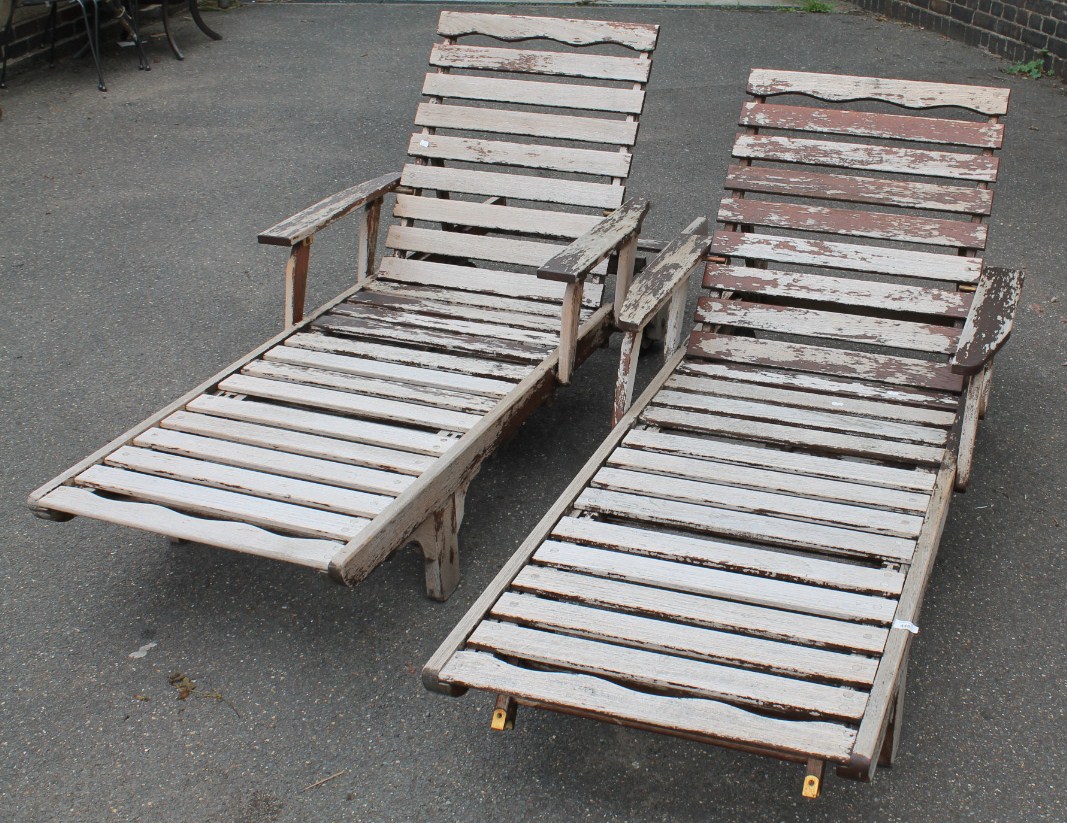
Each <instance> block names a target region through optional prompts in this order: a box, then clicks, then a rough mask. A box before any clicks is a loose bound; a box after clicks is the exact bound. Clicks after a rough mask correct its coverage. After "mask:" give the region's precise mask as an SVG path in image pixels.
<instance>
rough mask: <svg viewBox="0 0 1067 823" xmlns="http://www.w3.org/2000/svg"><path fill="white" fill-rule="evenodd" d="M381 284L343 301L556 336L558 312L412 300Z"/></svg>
mask: <svg viewBox="0 0 1067 823" xmlns="http://www.w3.org/2000/svg"><path fill="white" fill-rule="evenodd" d="M382 285H386V284H384V283H383V282H382V281H378V280H376V281H375V282H374V287H373V288H372V289H363V290H362V291H359V292H357V293H356V294H354V295H353V296H352V297H350V298H349V299H348V301H346V302H348V303H351V304H352V305H353V306H362V307H365V308H367V307H374V308H375V309H376V310H384V311H386V312H388V311H397V312H401V313H406V312H412V311H414V312H417V313H419V314H421V315H430V316H437V317H448V318H454V319H456V320H472V321H475V322H481V323H495V324H497V325H502V326H508V327H511V328H518V329H532V330H533V331H540V332H550V333H552V334H554V335H558V334H559V328H560V318H559V312H552V313H551V314H544V313H536V314H535V313H531V312H525V311H521V310H517V309H510V310H509V309H504V308H503V307H502V306H493V307H492V308H487V307H482V306H472V305H471V304H470V303H468V302H466V301H463V300H455V299H453V300H439V299H437V297H436V296H435V297H429V296H427V297H415V296H413V295H412V294H404V293H403V292H402V291H401V290H400V289H395V285H396V284H388V285H390V286H393V287H394V291H393V292H392V293H387V292H386V291H384V290H381V289H379V286H382ZM410 291H411V292H416V291H422V292H423V293H424V294H426V295H430V294H432V293H433V292H434V291H435V290H433V289H417V288H411V289H410ZM436 291H437V295H440V294H441V293H442V291H441V290H436ZM465 294H468V292H459V293H458V295H457V296H460V297H462V296H463V295H465ZM498 299H499V300H500V302H501V303H510V304H512V305H518V306H520V307H524V306H523V304H526V305H527V306H529V305H535V306H537V305H540V304H538V303H536V302H535V301H532V300H529V301H527V300H507V299H506V298H498ZM544 308H547V309H549V310H550V311H551V306H544ZM589 313H591V312H589Z"/></svg>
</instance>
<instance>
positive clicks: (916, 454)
mask: <svg viewBox="0 0 1067 823" xmlns="http://www.w3.org/2000/svg"><path fill="white" fill-rule="evenodd" d="M641 419H642V420H644V421H645V422H646V423H648V424H650V425H653V426H662V427H665V428H671V429H680V430H681V431H693V432H700V433H702V434H714V435H718V436H721V437H733V438H739V439H743V440H749V441H754V442H757V443H760V442H763V443H773V444H775V445H778V446H795V447H803V448H805V449H809V450H812V451H815V452H826V453H831V454H847V455H855V456H858V457H867V458H877V459H882V460H894V461H897V462H901V463H911V464H918V465H927V466H936V465H938V464H939V463H940V462H941V460H942V459H943V458H944V454H945V450H944V448H938V447H936V446H929V445H919V444H916V443H904V442H901V441H898V440H889V439H886V438H883V437H878V436H876V435H866V436H864V435H858V434H853V433H844V432H837V431H823V430H820V429H805V428H803V426H802V425H801V424H794V425H778V424H776V423H769V422H767V419H768V418H764V419H759V418H755V419H752V418H740V417H728V416H724V415H723V414H722V413H721V412H719V413H710V414H709V413H701V412H697V411H689V410H686V409H679V408H668V407H664V406H650V407H649V408H648V409H646V410H645V413H644V414H643V415H642V418H641ZM769 419H770V420H774V419H775V418H774V417H773V416H772V417H770V418H769Z"/></svg>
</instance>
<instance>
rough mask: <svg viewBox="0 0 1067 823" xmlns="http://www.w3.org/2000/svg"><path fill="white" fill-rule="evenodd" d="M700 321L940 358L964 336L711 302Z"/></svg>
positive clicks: (865, 318) (876, 320)
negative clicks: (899, 350) (936, 355)
mask: <svg viewBox="0 0 1067 823" xmlns="http://www.w3.org/2000/svg"><path fill="white" fill-rule="evenodd" d="M696 317H697V318H698V320H699V321H700V322H703V323H709V324H711V325H713V326H740V327H744V328H749V329H760V330H762V331H771V332H778V333H780V334H790V335H796V336H798V337H815V338H822V337H825V338H827V339H830V340H845V341H848V342H850V343H863V344H867V345H872V346H884V347H887V348H893V349H907V350H910V351H920V352H933V353H936V354H950V353H952V352H954V351H955V350H956V343H957V341H958V340H959V336H960V332H959V329H956V328H953V327H952V326H938V325H934V324H931V323H915V322H912V321H908V320H894V319H889V318H884V317H871V316H869V315H863V314H847V313H845V312H839V311H822V310H820V309H807V308H800V307H798V306H775V305H764V304H760V303H749V302H746V301H742V300H713V299H711V298H707V297H704V298H701V299H700V300H699V301H698V303H697V311H696Z"/></svg>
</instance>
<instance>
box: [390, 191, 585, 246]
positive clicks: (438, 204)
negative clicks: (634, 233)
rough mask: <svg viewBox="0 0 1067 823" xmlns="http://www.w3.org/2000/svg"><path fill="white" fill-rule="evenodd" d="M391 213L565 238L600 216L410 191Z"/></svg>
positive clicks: (573, 236)
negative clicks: (420, 194) (426, 195)
mask: <svg viewBox="0 0 1067 823" xmlns="http://www.w3.org/2000/svg"><path fill="white" fill-rule="evenodd" d="M393 216H394V217H402V218H406V219H408V220H425V221H427V222H434V223H451V224H454V225H458V226H474V227H476V228H482V229H493V230H495V231H507V232H516V233H521V234H539V235H544V236H546V237H565V238H567V239H574V238H576V237H580V236H581V235H583V234H585V233H586V232H587V231H589V230H590V229H591V228H593V227H594V226H596V224H597V223H599V222H600V221H601V219H602V218H600V217H596V216H595V215H591V214H572V213H570V212H565V211H546V210H544V209H524V208H515V207H512V206H499V205H495V204H488V203H473V202H470V201H467V200H442V199H440V198H438V197H415V196H414V195H410V194H400V195H397V198H396V206H395V208H394V209H393Z"/></svg>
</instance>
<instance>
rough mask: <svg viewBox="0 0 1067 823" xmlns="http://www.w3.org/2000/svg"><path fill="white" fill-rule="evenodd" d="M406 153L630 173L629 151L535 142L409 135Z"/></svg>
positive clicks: (621, 174) (615, 174)
mask: <svg viewBox="0 0 1067 823" xmlns="http://www.w3.org/2000/svg"><path fill="white" fill-rule="evenodd" d="M408 154H409V155H411V156H412V157H429V158H433V159H435V160H456V161H460V162H464V163H484V164H487V165H495V166H518V167H520V168H527V169H546V170H548V171H563V172H570V173H572V174H589V175H600V176H607V177H620V178H622V177H626V175H627V174H629V173H630V160H631V159H632V155H631V154H630V153H629V152H619V151H602V150H599V149H576V148H561V147H559V146H542V145H538V144H536V143H510V142H506V141H501V140H484V139H480V138H474V137H449V136H445V135H432V134H421V133H419V132H416V133H415V134H413V135H411V140H410V141H409V142H408Z"/></svg>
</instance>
